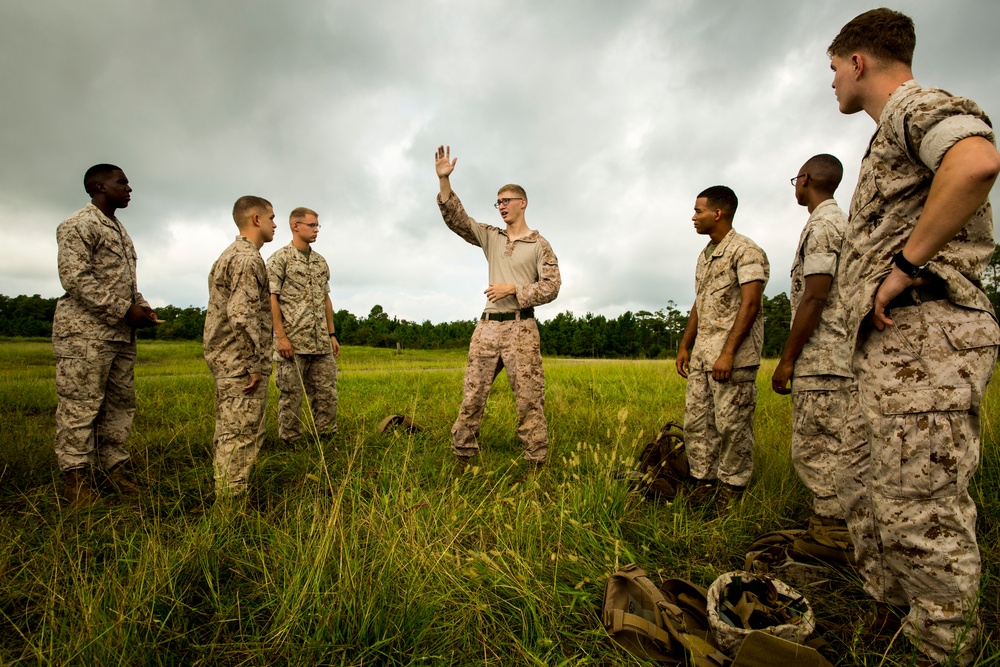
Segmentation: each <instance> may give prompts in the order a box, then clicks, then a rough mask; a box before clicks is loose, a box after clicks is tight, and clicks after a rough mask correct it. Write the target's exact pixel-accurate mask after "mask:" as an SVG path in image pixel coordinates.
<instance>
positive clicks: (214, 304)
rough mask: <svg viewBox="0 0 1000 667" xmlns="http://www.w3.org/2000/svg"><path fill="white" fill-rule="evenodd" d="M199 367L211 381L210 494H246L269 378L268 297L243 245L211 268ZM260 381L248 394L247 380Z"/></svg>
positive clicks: (253, 254)
mask: <svg viewBox="0 0 1000 667" xmlns="http://www.w3.org/2000/svg"><path fill="white" fill-rule="evenodd" d="M204 345H205V361H206V362H208V367H209V368H210V369H211V371H212V376H213V377H214V378H215V440H214V443H215V463H214V465H215V488H216V493H217V494H220V495H221V494H230V493H231V494H236V493H240V492H242V491H244V490H245V489H246V483H247V477H248V476H249V474H250V468H251V466H252V465H253V462H254V459H256V458H257V452H258V451H260V446H261V444H263V441H264V427H265V426H264V410H265V409H266V408H267V384H268V382H267V379H268V376H269V375H270V374H271V354H270V353H271V294H270V291H269V290H268V280H267V267H266V266H265V265H264V260H263V259H262V258H261V256H260V251H259V250H258V249H257V246H256V245H254V243H253V242H251V241H250V240H249V239H247V238H246V237H243V236H239V237H237V238H236V241H234V242H233V243H232V245H230V246H229V247H228V248H226V250H225V251H224V252H223V253H222V255H221V256H220V257H219V259H217V260H216V261H215V264H213V265H212V271H211V273H209V275H208V310H207V311H206V313H205V335H204ZM251 373H259V374H260V375H262V376H263V379H262V380H261V382H260V383H259V384H258V385H257V388H256V390H255V391H254V393H253V394H251V395H249V396H248V395H247V394H244V393H243V391H242V388H243V387H246V386H247V385H249V384H250V374H251Z"/></svg>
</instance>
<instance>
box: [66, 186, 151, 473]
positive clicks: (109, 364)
mask: <svg viewBox="0 0 1000 667" xmlns="http://www.w3.org/2000/svg"><path fill="white" fill-rule="evenodd" d="M56 239H57V241H58V244H59V280H60V281H61V282H62V286H63V289H65V290H66V293H65V294H64V295H63V296H62V297H60V298H59V301H58V303H57V304H56V312H55V317H54V318H53V321H52V348H53V351H54V352H55V356H56V358H57V361H56V393H57V394H58V396H59V404H58V407H57V408H56V438H55V452H56V460H57V462H58V464H59V468H60V469H61V470H63V471H64V472H65V471H68V470H73V469H76V468H82V467H86V466H94V465H99V466H100V467H102V468H104V469H105V470H110V469H111V468H113V467H114V466H116V465H118V464H119V463H123V462H124V461H127V460H128V458H129V454H128V451H126V449H125V442H126V441H127V440H128V435H129V431H130V430H131V428H132V418H133V417H134V416H135V382H134V377H133V371H134V368H135V352H136V347H135V332H134V331H133V330H132V329H131V327H129V324H128V322H127V321H126V320H125V314H126V313H127V312H128V309H129V308H130V307H131V306H132V305H133V304H138V305H140V306H145V307H148V306H149V304H148V303H146V300H145V299H143V298H142V295H141V294H140V293H139V292H138V290H137V288H136V280H135V261H136V256H135V247H134V246H133V245H132V239H131V238H129V235H128V232H127V231H125V228H124V227H123V226H122V224H121V223H120V222H119V221H118V219H117V218H109V217H107V216H106V215H104V213H102V212H101V210H100V209H98V208H97V207H96V206H94V205H93V204H88V205H87V206H86V207H84V208H83V209H81V210H79V211H77V212H76V213H75V214H73V216H72V217H70V218H69V219H68V220H66V221H65V222H63V223H62V224H61V225H59V228H58V229H57V230H56Z"/></svg>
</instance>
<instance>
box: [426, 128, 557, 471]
mask: <svg viewBox="0 0 1000 667" xmlns="http://www.w3.org/2000/svg"><path fill="white" fill-rule="evenodd" d="M456 162H458V158H455V159H454V160H452V159H451V148H450V147H445V146H440V147H439V148H438V150H437V153H436V154H435V169H436V171H437V175H438V181H439V184H440V188H441V191H440V194H439V195H438V207H439V208H440V209H441V215H442V216H443V217H444V221H445V224H447V225H448V228H449V229H451V230H452V231H453V232H455V233H456V234H458V235H459V236H461V237H462V238H463V239H465V240H466V241H467V242H468V243H471V244H472V245H474V246H479V247H481V248H482V249H483V253H484V254H485V255H486V261H487V262H488V264H489V287H488V288H487V289H486V292H485V293H486V299H487V300H486V306H485V308H484V310H483V314H482V316H481V317H480V320H479V322H478V323H477V324H476V329H475V331H474V332H473V334H472V341H471V342H470V343H469V364H468V366H467V367H466V369H465V384H464V397H463V399H462V407H461V408H460V409H459V411H458V418H457V419H456V420H455V425H454V426H453V427H452V429H451V451H452V453H453V454H454V455H455V456H456V457H457V461H458V465H459V467H460V468H461V467H464V465H465V464H467V463H468V461H469V459H471V458H472V457H473V456H475V455H476V454H478V453H479V442H478V436H479V424H480V422H481V421H482V418H483V409H484V408H485V407H486V398H487V396H488V395H489V393H490V387H491V386H492V385H493V380H494V379H495V378H496V376H497V375H498V374H499V373H500V371H501V370H503V369H504V368H506V369H507V379H508V381H509V382H510V388H511V390H512V391H513V392H514V400H515V403H516V405H517V423H518V426H517V434H518V437H519V439H520V441H521V446H522V447H523V449H524V459H525V461H527V462H528V466H529V468H528V470H529V471H534V470H537V468H538V467H539V466H541V465H542V464H543V463H544V462H545V458H546V455H547V454H548V443H549V436H548V425H547V423H546V421H545V375H544V373H543V371H542V354H541V344H540V341H539V338H538V327H537V325H536V324H535V315H534V307H535V306H540V305H542V304H545V303H549V302H550V301H552V300H553V299H555V298H556V295H558V294H559V287H560V285H561V284H562V279H561V278H560V277H559V260H557V259H556V255H555V253H554V252H553V251H552V246H550V245H549V242H548V241H546V240H545V239H544V238H543V237H542V236H541V234H539V233H538V232H537V231H535V230H531V229H529V228H528V225H527V223H526V222H525V219H524V212H525V209H526V208H527V207H528V195H527V194H526V193H525V191H524V188H522V187H521V186H519V185H514V184H510V185H505V186H503V187H501V188H500V191H499V192H498V194H497V202H496V204H495V206H496V208H497V209H498V210H499V211H500V217H501V218H502V219H503V221H504V223H505V229H500V228H498V227H493V226H491V225H486V224H483V223H480V222H476V221H475V220H473V219H472V218H470V217H469V216H468V214H467V213H466V212H465V209H464V208H463V207H462V202H461V201H459V199H458V195H456V194H455V193H454V192H453V191H452V189H451V181H450V180H449V176H450V175H451V173H452V171H454V169H455V163H456Z"/></svg>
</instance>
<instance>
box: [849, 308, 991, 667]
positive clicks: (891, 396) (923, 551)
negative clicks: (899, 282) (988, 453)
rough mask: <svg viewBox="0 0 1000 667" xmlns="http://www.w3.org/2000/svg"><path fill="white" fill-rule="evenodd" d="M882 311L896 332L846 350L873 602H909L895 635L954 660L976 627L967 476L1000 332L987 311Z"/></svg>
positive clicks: (976, 578) (968, 654) (867, 336)
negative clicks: (875, 567)
mask: <svg viewBox="0 0 1000 667" xmlns="http://www.w3.org/2000/svg"><path fill="white" fill-rule="evenodd" d="M891 316H892V318H893V320H894V321H895V326H891V327H886V329H885V330H884V331H877V330H875V329H873V328H870V327H869V328H868V329H863V330H862V332H861V334H860V336H859V339H858V346H857V349H856V350H855V353H854V370H855V373H856V374H857V377H858V385H859V396H860V405H861V409H862V412H863V414H864V417H865V421H866V422H867V424H868V428H869V433H870V473H869V474H870V478H871V483H870V486H869V489H870V493H869V495H868V499H869V502H871V504H872V508H871V511H872V513H873V516H874V519H875V526H876V530H877V536H876V537H877V544H876V545H875V546H874V547H873V550H874V551H875V552H876V553H877V554H878V556H880V558H881V562H882V568H881V569H882V572H883V574H884V580H883V581H882V582H881V587H882V591H881V594H880V595H876V597H877V598H878V599H880V600H883V601H885V602H888V603H890V604H895V605H902V606H909V608H910V612H909V615H908V616H907V618H906V622H905V623H904V633H906V634H907V636H908V637H910V639H911V640H912V641H914V643H916V644H917V645H918V646H919V647H920V649H921V650H922V651H923V652H924V653H925V654H926V655H928V656H929V657H931V658H932V659H934V660H936V661H939V662H942V661H944V660H945V659H946V658H947V657H948V655H949V654H951V653H952V652H953V651H955V652H956V653H957V654H958V658H957V659H956V662H955V664H959V665H965V664H969V663H970V662H971V661H972V659H973V655H974V654H973V651H974V650H975V647H976V645H977V641H978V635H979V629H980V624H979V620H978V614H977V613H976V610H975V603H976V597H977V595H978V592H979V584H980V567H981V566H980V557H979V548H978V545H977V542H976V505H975V503H974V501H973V500H972V498H971V497H970V496H969V481H970V479H971V478H972V475H973V474H974V473H975V471H976V468H977V467H978V465H979V447H980V439H979V438H980V424H979V409H980V402H981V400H982V397H983V392H984V390H985V388H986V384H987V383H988V382H989V379H990V375H991V374H992V371H993V364H994V362H995V361H996V354H997V347H996V345H997V342H998V340H1000V330H998V327H997V324H996V322H995V321H994V320H993V318H992V316H991V315H989V314H988V313H985V312H982V311H975V310H969V309H964V308H959V307H957V306H955V305H953V304H951V303H950V302H948V301H944V300H941V301H931V302H927V303H923V304H920V305H917V306H909V307H905V308H894V309H893V310H892V312H891ZM970 625H971V627H969V626H970ZM967 628H968V632H967V633H966V629H967Z"/></svg>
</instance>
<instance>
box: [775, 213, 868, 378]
mask: <svg viewBox="0 0 1000 667" xmlns="http://www.w3.org/2000/svg"><path fill="white" fill-rule="evenodd" d="M846 227H847V214H846V213H844V212H843V211H842V210H841V209H840V207H839V206H837V202H836V201H834V200H833V199H827V200H826V201H825V202H823V203H821V204H820V205H819V206H817V207H816V208H815V209H814V210H813V212H812V214H811V215H810V216H809V220H808V221H806V225H805V227H803V228H802V234H801V235H800V236H799V245H798V247H797V248H796V250H795V259H793V260H792V276H791V289H790V290H789V292H788V298H789V301H790V302H791V305H792V313H793V316H794V313H795V311H796V310H798V307H799V304H800V303H801V302H802V296H803V295H804V294H805V281H806V277H807V276H814V275H827V276H832V277H833V282H832V284H831V285H830V293H829V295H827V299H826V304H825V305H824V307H823V313H822V315H821V316H820V321H819V324H818V325H817V326H816V329H815V330H814V331H813V333H812V336H810V337H809V340H808V341H807V342H806V344H805V346H804V347H803V348H802V352H801V353H800V354H799V357H798V359H796V360H795V370H794V371H793V374H792V377H793V382H792V384H793V386H794V380H795V379H798V378H800V377H802V376H804V375H839V376H841V377H852V375H853V374H852V373H851V352H852V351H853V348H852V347H851V345H852V339H851V337H850V336H848V335H847V324H846V314H845V311H844V302H843V300H842V299H841V295H840V282H841V281H840V276H839V275H838V270H837V269H838V265H839V263H840V256H841V249H842V246H843V242H844V229H845V228H846Z"/></svg>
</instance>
